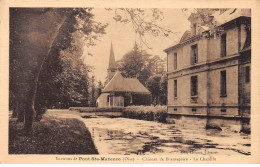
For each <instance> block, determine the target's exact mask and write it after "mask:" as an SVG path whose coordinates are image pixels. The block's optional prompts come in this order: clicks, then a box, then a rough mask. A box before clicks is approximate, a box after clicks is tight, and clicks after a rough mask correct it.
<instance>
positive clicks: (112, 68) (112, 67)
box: [107, 41, 117, 80]
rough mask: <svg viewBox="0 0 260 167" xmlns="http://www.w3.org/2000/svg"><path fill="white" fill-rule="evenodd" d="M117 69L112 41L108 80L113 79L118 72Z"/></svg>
mask: <svg viewBox="0 0 260 167" xmlns="http://www.w3.org/2000/svg"><path fill="white" fill-rule="evenodd" d="M116 70H117V65H116V61H115V55H114V50H113V44H112V41H111V47H110V56H109V63H108V69H107V72H108V80H111V79H112V78H113V76H114V74H115V73H116Z"/></svg>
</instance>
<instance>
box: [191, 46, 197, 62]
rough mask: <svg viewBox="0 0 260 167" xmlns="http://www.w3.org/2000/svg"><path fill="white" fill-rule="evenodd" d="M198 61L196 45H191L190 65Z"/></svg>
mask: <svg viewBox="0 0 260 167" xmlns="http://www.w3.org/2000/svg"><path fill="white" fill-rule="evenodd" d="M197 63H198V45H197V44H196V45H192V46H191V65H193V64H197Z"/></svg>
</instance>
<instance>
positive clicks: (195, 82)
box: [191, 76, 198, 96]
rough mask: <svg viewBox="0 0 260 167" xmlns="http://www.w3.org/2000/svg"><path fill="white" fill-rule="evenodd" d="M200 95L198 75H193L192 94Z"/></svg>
mask: <svg viewBox="0 0 260 167" xmlns="http://www.w3.org/2000/svg"><path fill="white" fill-rule="evenodd" d="M197 95H198V77H197V76H192V77H191V96H197Z"/></svg>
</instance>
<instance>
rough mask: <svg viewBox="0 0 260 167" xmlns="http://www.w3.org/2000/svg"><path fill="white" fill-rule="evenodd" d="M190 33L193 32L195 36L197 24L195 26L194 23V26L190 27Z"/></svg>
mask: <svg viewBox="0 0 260 167" xmlns="http://www.w3.org/2000/svg"><path fill="white" fill-rule="evenodd" d="M192 31H193V35H196V34H197V24H196V23H194V24H193V25H192Z"/></svg>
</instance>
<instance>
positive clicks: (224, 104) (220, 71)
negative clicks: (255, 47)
mask: <svg viewBox="0 0 260 167" xmlns="http://www.w3.org/2000/svg"><path fill="white" fill-rule="evenodd" d="M188 20H189V21H190V24H191V30H190V31H186V32H185V33H184V34H183V36H182V38H181V40H180V42H179V43H178V44H176V45H174V46H171V47H169V48H167V49H165V50H164V51H165V52H166V53H167V72H168V73H167V74H168V112H169V113H170V114H180V115H199V116H216V117H240V116H245V117H248V116H249V114H250V92H251V86H250V85H251V84H250V83H251V81H250V67H251V30H250V28H251V11H250V10H249V9H229V10H226V11H225V12H221V11H216V12H214V13H213V14H212V15H210V16H209V17H208V19H207V20H206V21H205V20H202V18H201V17H200V16H199V15H198V14H191V16H190V17H189V19H188Z"/></svg>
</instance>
